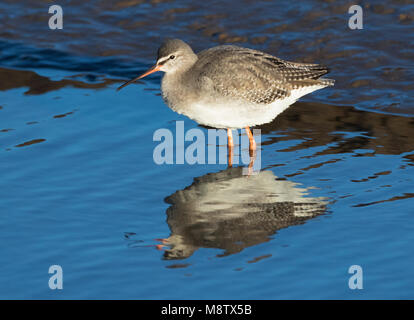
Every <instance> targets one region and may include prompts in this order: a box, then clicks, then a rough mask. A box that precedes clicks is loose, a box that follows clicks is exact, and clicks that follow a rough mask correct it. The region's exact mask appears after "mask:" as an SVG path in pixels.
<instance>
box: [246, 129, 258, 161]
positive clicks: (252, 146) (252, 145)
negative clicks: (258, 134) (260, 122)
mask: <svg viewBox="0 0 414 320" xmlns="http://www.w3.org/2000/svg"><path fill="white" fill-rule="evenodd" d="M245 129H246V134H247V136H248V137H249V154H250V157H253V156H254V154H255V151H256V141H254V137H253V134H252V132H251V131H250V129H249V127H246V128H245Z"/></svg>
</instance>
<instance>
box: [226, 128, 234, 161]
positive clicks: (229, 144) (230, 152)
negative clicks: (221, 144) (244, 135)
mask: <svg viewBox="0 0 414 320" xmlns="http://www.w3.org/2000/svg"><path fill="white" fill-rule="evenodd" d="M227 147H228V156H229V160H228V162H227V163H228V166H229V167H232V166H233V147H234V143H233V134H232V132H231V129H227Z"/></svg>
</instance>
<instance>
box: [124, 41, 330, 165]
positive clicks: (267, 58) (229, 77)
mask: <svg viewBox="0 0 414 320" xmlns="http://www.w3.org/2000/svg"><path fill="white" fill-rule="evenodd" d="M156 71H163V72H165V74H164V77H163V78H162V85H161V90H162V95H163V98H164V100H165V102H166V103H167V105H168V106H169V107H170V108H171V109H173V110H174V111H176V112H178V113H181V114H184V115H186V116H187V117H189V118H191V119H193V120H195V121H196V122H198V123H200V124H202V125H205V126H209V127H213V128H223V129H227V136H228V146H229V150H230V149H231V150H232V148H233V137H232V129H240V128H244V129H245V130H246V134H247V135H248V137H249V150H250V152H252V151H254V150H255V149H256V143H255V141H254V138H253V135H252V132H251V131H250V127H251V126H256V125H260V124H264V123H268V122H270V121H272V120H273V119H274V118H275V117H276V116H277V115H279V114H280V113H281V112H283V111H284V110H285V109H286V108H288V107H289V106H290V105H291V104H293V103H294V102H295V101H296V100H298V99H299V98H300V97H302V96H304V95H306V94H308V93H310V92H313V91H315V90H318V89H322V88H324V87H327V86H332V85H333V84H334V80H331V79H326V78H321V76H323V75H324V74H326V73H328V72H329V70H328V68H326V67H324V66H321V65H318V64H310V63H298V62H289V61H284V60H282V59H279V58H277V57H274V56H272V55H270V54H267V53H264V52H260V51H257V50H252V49H248V48H243V47H238V46H234V45H222V46H217V47H213V48H211V49H207V50H204V51H201V52H200V53H198V54H195V53H194V51H193V50H192V49H191V47H190V46H189V45H188V44H186V43H185V42H184V41H182V40H179V39H170V40H167V41H165V42H164V43H163V44H162V45H161V47H160V48H159V49H158V57H157V61H156V64H155V65H154V66H153V67H152V68H150V69H149V70H147V71H146V72H145V73H143V74H142V75H140V76H138V77H137V78H135V79H132V80H130V81H127V82H126V83H124V84H123V85H122V86H120V87H119V88H118V90H120V89H122V88H123V87H125V86H126V85H128V84H130V83H132V82H134V81H136V80H138V79H141V78H143V77H145V76H147V75H149V74H151V73H154V72H156ZM229 164H230V163H229Z"/></svg>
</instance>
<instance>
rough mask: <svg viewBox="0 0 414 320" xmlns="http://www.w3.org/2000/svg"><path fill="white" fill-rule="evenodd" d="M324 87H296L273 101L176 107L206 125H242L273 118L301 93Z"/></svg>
mask: <svg viewBox="0 0 414 320" xmlns="http://www.w3.org/2000/svg"><path fill="white" fill-rule="evenodd" d="M324 87H325V86H323V85H318V86H312V87H307V88H302V89H297V90H293V91H292V92H291V95H290V96H289V97H287V98H284V99H281V100H276V101H275V102H273V103H271V104H252V103H246V102H239V101H235V100H229V101H225V100H223V101H211V100H210V101H208V100H206V101H197V102H194V103H192V104H191V105H186V106H182V107H181V106H175V107H174V108H173V110H174V111H176V112H178V113H181V114H184V115H186V116H187V117H189V118H190V119H193V120H194V121H196V122H198V123H199V124H202V125H205V126H209V127H213V128H230V129H239V128H244V127H246V126H248V127H251V126H256V125H260V124H264V123H268V122H271V121H272V120H273V119H274V118H276V117H277V116H278V115H279V114H280V113H282V112H283V111H285V110H286V109H287V108H288V107H289V106H290V105H292V104H293V103H294V102H295V101H296V100H298V99H299V98H300V97H302V96H304V95H306V94H308V93H310V92H313V91H315V90H318V89H321V88H324Z"/></svg>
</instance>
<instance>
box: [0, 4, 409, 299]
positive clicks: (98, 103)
mask: <svg viewBox="0 0 414 320" xmlns="http://www.w3.org/2000/svg"><path fill="white" fill-rule="evenodd" d="M214 4H215V5H216V7H215V6H214V5H211V6H210V5H209V6H208V7H207V6H204V5H201V4H197V5H193V4H191V3H190V2H188V3H187V2H186V1H184V2H173V1H170V2H154V1H153V2H144V1H137V4H136V6H132V7H125V8H124V7H123V6H125V5H126V2H122V1H117V2H111V3H109V2H108V3H106V2H100V4H99V5H98V3H95V2H82V3H81V2H79V3H78V2H77V1H72V2H71V3H70V4H68V5H67V7H66V10H65V6H64V10H65V11H64V12H65V16H64V19H65V20H64V21H65V25H64V29H63V30H62V31H61V32H60V31H50V30H48V29H46V30H45V29H44V28H46V27H47V19H48V15H47V10H45V9H44V7H45V4H44V3H42V2H35V1H32V2H27V3H26V4H25V7H24V9H25V10H24V12H23V11H22V8H23V5H22V4H15V3H13V2H11V1H10V2H8V1H5V2H3V3H2V4H1V5H0V21H2V24H3V26H2V28H1V30H2V32H1V33H0V47H1V52H0V106H1V107H0V154H1V156H0V176H1V180H2V181H1V183H0V194H1V197H0V212H1V219H0V230H1V232H0V237H1V238H0V241H1V243H2V246H1V251H0V252H1V255H0V297H1V298H3V299H4V298H29V299H31V298H47V299H69V298H77V299H82V298H92V299H96V298H108V299H109V298H117V299H119V298H126V299H133V298H134V299H163V298H169V299H172V298H174V299H194V298H199V299H207V298H217V299H222V298H223V299H285V298H288V299H289V298H299V299H309V298H312V299H319V298H328V299H337V298H345V299H361V298H362V299H373V298H403V299H407V298H412V297H413V288H414V280H413V279H414V277H413V262H414V261H413V258H412V255H411V252H412V248H411V243H412V242H413V240H414V239H413V238H414V236H413V235H414V233H413V228H414V227H413V222H414V220H413V219H414V218H413V214H414V211H413V205H414V188H413V179H412V177H413V170H414V121H413V119H412V116H411V115H412V110H413V108H412V107H413V95H412V89H413V88H412V72H413V69H412V66H413V63H412V62H413V59H412V57H413V52H414V50H413V32H412V31H413V22H412V20H410V17H412V15H411V16H410V14H412V10H413V4H412V3H411V2H409V1H391V2H381V1H377V2H375V3H374V2H373V3H371V4H370V5H369V6H368V7H367V5H365V7H364V12H365V14H366V15H367V18H366V19H365V26H364V30H362V31H358V30H354V31H350V30H349V29H347V17H348V15H347V14H346V12H347V10H346V9H347V7H346V6H347V5H348V3H347V2H339V1H332V2H324V1H304V3H303V5H302V6H300V7H295V6H294V5H293V4H292V5H284V6H278V5H277V3H275V2H269V1H255V2H250V1H245V3H244V6H241V7H240V10H230V8H226V6H225V5H224V4H223V3H221V2H215V3H214ZM381 6H382V7H381ZM177 8H181V11H180V10H178V9H177ZM186 8H187V9H188V10H187V11H186ZM220 8H222V9H223V10H219V9H220ZM315 8H317V10H316V9H315ZM86 9H88V10H89V11H88V10H86ZM341 10H342V11H341ZM11 11H12V12H14V15H11V14H8V13H9V12H11ZM219 11H221V13H220V14H218V12H219ZM42 12H44V13H46V14H44V13H42ZM71 12H73V14H71ZM86 12H87V13H88V14H87V13H86ZM249 12H252V13H255V14H253V15H249V14H248V13H249ZM275 12H278V14H277V15H276V14H275ZM410 12H411V13H410ZM213 14H215V15H213ZM404 14H405V15H408V16H407V17H405V16H401V15H404ZM132 17H136V18H132ZM154 17H155V19H156V20H155V22H156V23H151V24H149V21H150V20H151V19H153V18H154ZM241 18H244V19H248V21H247V22H248V23H247V22H246V23H242V21H241V20H240V19H241ZM19 19H20V20H19ZM18 20H19V21H20V22H21V23H20V24H17V23H15V22H16V21H18ZM29 23H30V32H22V31H23V30H24V29H25V28H26V29H27V26H28V25H29ZM197 23H198V24H199V25H203V23H204V26H198V27H197ZM11 25H13V26H15V28H10V26H11ZM86 26H88V27H86ZM213 26H217V28H218V30H216V31H214V32H213V31H211V32H208V30H210V29H209V28H213ZM42 28H43V29H42ZM165 33H167V34H168V35H170V34H171V36H178V37H180V38H183V39H185V40H187V41H189V42H195V47H196V48H200V49H201V48H204V47H208V46H212V45H216V44H217V43H220V42H225V41H226V36H223V35H222V36H220V35H221V34H223V33H226V34H227V35H228V36H229V37H233V38H232V39H231V40H233V42H237V41H239V42H240V43H239V44H241V45H245V46H249V47H253V48H257V49H261V50H266V51H268V52H270V53H274V54H277V55H279V56H282V57H285V58H287V57H289V58H290V59H295V60H302V61H307V60H309V61H315V62H324V63H325V64H327V65H329V66H330V67H332V69H333V72H332V78H335V79H336V80H337V85H336V86H335V87H334V88H330V89H324V90H321V91H318V92H316V93H314V94H312V95H309V96H307V97H306V98H305V99H302V100H301V101H300V102H298V103H296V104H295V105H294V106H292V107H291V108H289V109H288V110H287V111H286V112H285V113H283V114H282V115H281V116H279V117H278V118H277V119H276V120H274V121H273V122H272V123H270V124H266V125H263V126H260V129H261V131H262V139H261V140H262V145H261V163H262V171H261V172H260V173H259V174H258V175H256V176H252V177H250V178H245V177H244V176H242V175H241V170H242V167H241V166H239V167H235V168H233V169H228V168H227V167H226V165H220V164H217V165H188V164H184V165H162V166H159V165H156V164H155V163H154V161H153V149H154V147H155V146H156V145H157V142H154V141H153V140H152V136H153V133H154V131H156V130H157V129H159V128H168V129H170V130H172V131H173V132H174V131H175V121H177V120H183V121H184V122H185V129H186V130H188V129H191V128H197V127H198V126H197V124H196V123H195V122H193V121H191V120H189V119H187V118H185V117H183V116H180V115H178V114H176V113H174V112H173V111H171V110H170V109H168V108H167V107H166V106H165V105H164V103H163V101H162V99H161V97H160V96H159V90H158V88H159V76H154V77H152V78H149V79H148V80H146V81H145V82H140V83H139V84H138V85H132V86H129V87H128V88H125V89H123V90H122V91H121V92H118V93H117V92H116V91H115V88H116V87H117V86H118V85H119V84H120V78H122V79H124V78H129V77H132V76H134V75H136V74H138V73H139V72H140V71H141V70H144V69H145V68H146V67H147V66H148V65H149V64H150V63H151V62H152V60H153V54H154V51H155V50H156V47H157V46H158V43H159V37H161V36H164V35H165ZM121 35H122V37H121ZM236 36H237V37H241V38H240V39H237V38H235V37H236ZM157 37H158V38H157ZM256 37H267V38H266V39H265V38H262V40H260V39H256ZM319 39H323V41H322V42H320V41H319ZM146 40H148V42H146V43H149V44H148V45H146V44H145V43H144V41H146ZM227 40H228V38H227ZM91 42H92V44H93V45H91ZM278 44H279V45H278ZM301 48H302V49H301ZM397 48H398V50H397ZM358 80H362V81H358ZM356 81H357V82H356ZM203 130H204V129H203ZM242 133H243V132H242ZM239 134H240V132H239ZM223 148H225V147H224V146H219V147H218V150H220V149H223ZM243 151H246V150H243ZM157 239H166V240H164V244H165V247H163V250H157V247H156V246H157V245H160V244H161V242H160V241H159V240H157ZM158 248H160V246H158ZM53 264H58V265H61V266H62V268H63V271H64V289H63V290H61V291H59V290H53V291H52V290H50V289H49V287H48V280H49V276H50V275H49V274H48V269H49V266H51V265H53ZM351 265H360V266H361V267H362V268H363V271H364V289H363V290H350V289H349V288H348V279H349V277H350V276H351V275H350V274H348V268H349V267H350V266H351Z"/></svg>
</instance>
